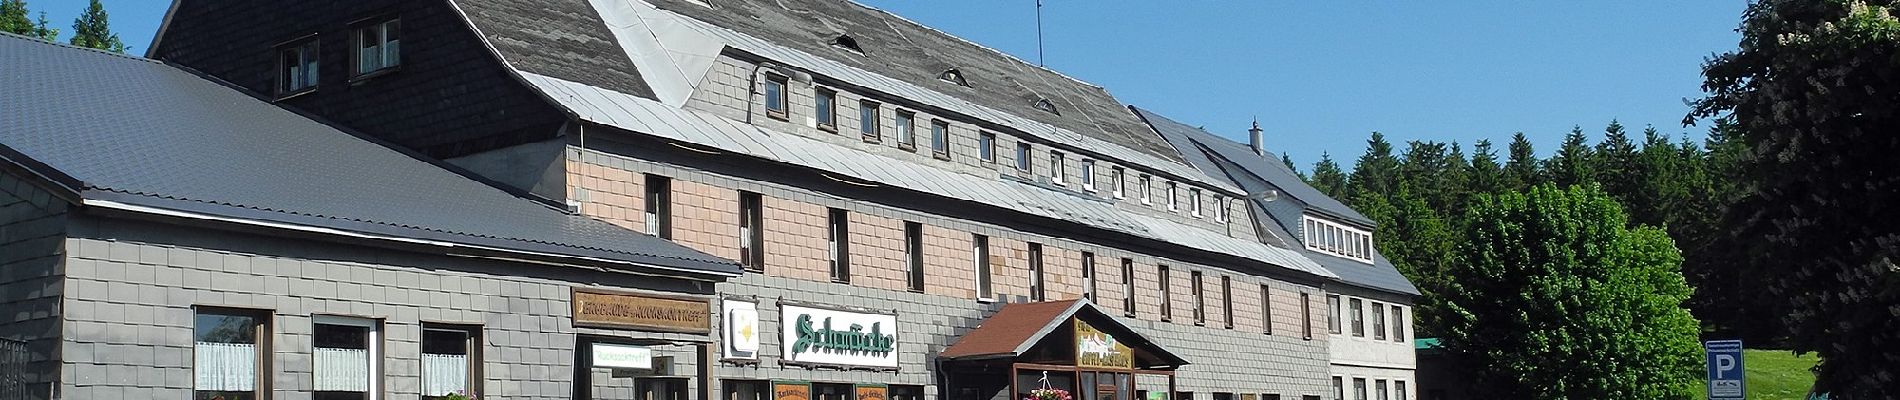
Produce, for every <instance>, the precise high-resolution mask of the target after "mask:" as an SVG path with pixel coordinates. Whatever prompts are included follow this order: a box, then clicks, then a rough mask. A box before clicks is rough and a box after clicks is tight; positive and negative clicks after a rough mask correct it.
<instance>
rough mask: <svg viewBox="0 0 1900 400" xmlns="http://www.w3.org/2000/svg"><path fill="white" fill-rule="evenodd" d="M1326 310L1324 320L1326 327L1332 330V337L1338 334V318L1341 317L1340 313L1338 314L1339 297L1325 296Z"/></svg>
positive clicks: (1334, 295) (1333, 295)
mask: <svg viewBox="0 0 1900 400" xmlns="http://www.w3.org/2000/svg"><path fill="white" fill-rule="evenodd" d="M1326 310H1327V312H1328V313H1329V314H1327V318H1326V326H1327V327H1329V328H1332V331H1333V334H1334V335H1337V334H1340V330H1339V329H1340V328H1339V325H1340V319H1339V317H1341V316H1342V315H1340V312H1339V295H1336V294H1329V295H1326Z"/></svg>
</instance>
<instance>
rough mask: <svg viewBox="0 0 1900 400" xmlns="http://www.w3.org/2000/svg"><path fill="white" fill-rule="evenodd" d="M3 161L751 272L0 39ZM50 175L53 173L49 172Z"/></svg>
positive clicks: (324, 213)
mask: <svg viewBox="0 0 1900 400" xmlns="http://www.w3.org/2000/svg"><path fill="white" fill-rule="evenodd" d="M0 71H5V73H4V74H0V92H5V93H7V94H8V96H7V97H6V98H5V99H0V115H4V116H5V119H6V123H4V124H0V156H4V157H5V158H7V159H8V160H9V161H12V162H15V163H19V164H22V165H27V166H29V168H38V170H37V172H39V173H41V174H45V175H49V176H65V177H70V181H67V182H62V183H63V184H66V185H68V186H70V187H72V188H73V189H74V190H76V191H78V192H79V195H80V196H81V197H82V200H84V201H85V202H86V204H89V205H92V204H97V205H109V204H115V203H116V204H125V205H131V206H135V207H137V208H141V209H148V210H166V211H169V212H183V213H190V214H196V215H210V216H216V217H219V218H228V219H232V220H238V221H250V222H256V223H270V224H278V225H289V226H296V227H309V228H318V229H321V230H325V231H326V232H342V233H348V234H358V235H365V236H368V237H385V238H404V239H410V238H413V239H416V240H417V241H423V242H430V243H438V244H441V243H446V245H453V246H462V247H470V248H481V249H489V250H494V251H504V252H519V253H526V254H532V255H536V256H540V257H554V258H562V259H580V260H589V261H593V262H597V263H602V264H621V265H629V264H631V265H632V266H634V267H640V268H652V269H654V271H655V272H662V271H671V272H673V273H688V274H700V275H705V274H710V275H737V274H738V273H739V272H740V269H739V266H738V265H737V264H736V263H734V262H732V261H730V260H724V259H720V258H718V257H713V256H711V255H707V254H705V253H701V252H698V251H694V250H692V249H689V248H686V247H684V246H680V245H678V244H675V243H672V242H669V241H666V240H662V239H659V238H655V237H652V236H648V235H644V234H640V233H636V232H632V231H628V230H626V229H623V228H619V227H616V226H614V225H611V224H607V223H604V222H600V221H597V220H594V219H591V218H587V217H582V216H576V215H571V214H568V213H564V212H562V211H560V210H557V209H555V208H552V207H550V206H548V205H545V204H541V203H537V202H534V201H531V200H528V199H524V198H521V197H517V196H515V195H513V194H510V193H508V192H505V191H502V190H501V189H497V188H495V187H492V186H489V185H487V184H484V183H482V182H478V181H475V180H472V179H470V178H468V177H466V176H463V175H460V174H457V173H455V172H452V171H450V170H447V169H444V168H443V167H441V166H439V165H438V164H434V163H431V162H426V161H423V160H421V159H419V158H417V157H413V156H411V155H408V154H405V153H402V152H399V151H396V150H392V149H390V148H388V147H385V146H383V145H380V144H377V143H374V142H370V141H367V140H365V139H362V138H360V137H358V136H356V135H353V134H351V133H348V132H344V131H341V130H338V129H336V128H334V127H332V126H329V125H325V124H323V123H320V122H318V121H315V120H312V119H309V118H306V117H304V116H300V115H298V114H296V113H293V112H290V111H287V110H285V109H282V108H279V107H276V106H274V105H272V104H270V103H267V102H264V101H261V100H259V99H258V98H255V97H253V96H251V95H248V94H246V93H243V92H240V91H238V90H236V89H233V88H231V87H227V86H224V85H220V84H218V83H216V82H213V81H210V80H207V79H205V78H202V77H200V76H198V75H194V74H192V73H190V72H187V71H184V70H181V69H178V68H173V67H171V66H167V65H164V64H160V63H158V62H155V61H151V60H146V59H140V58H133V57H127V56H122V55H117V54H110V53H105V52H99V51H93V50H87V49H79V48H73V47H68V46H62V45H55V44H48V43H45V42H40V41H36V40H31V39H25V38H21V37H18V36H11V35H0ZM49 170H50V171H49Z"/></svg>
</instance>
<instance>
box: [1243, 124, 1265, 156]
mask: <svg viewBox="0 0 1900 400" xmlns="http://www.w3.org/2000/svg"><path fill="white" fill-rule="evenodd" d="M1264 140H1265V138H1262V137H1261V136H1260V119H1259V118H1254V120H1253V128H1251V129H1247V145H1248V146H1251V147H1253V154H1254V155H1258V156H1265V155H1267V150H1266V146H1265V145H1263V144H1262V143H1261V142H1262V141H1264Z"/></svg>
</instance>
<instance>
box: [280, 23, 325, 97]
mask: <svg viewBox="0 0 1900 400" xmlns="http://www.w3.org/2000/svg"><path fill="white" fill-rule="evenodd" d="M317 70H318V68H317V39H316V38H315V37H311V38H308V39H302V40H299V41H296V42H292V43H289V44H285V45H282V46H280V47H278V48H277V71H278V72H277V96H279V97H283V96H290V95H294V94H300V93H303V92H308V91H311V90H316V89H317Z"/></svg>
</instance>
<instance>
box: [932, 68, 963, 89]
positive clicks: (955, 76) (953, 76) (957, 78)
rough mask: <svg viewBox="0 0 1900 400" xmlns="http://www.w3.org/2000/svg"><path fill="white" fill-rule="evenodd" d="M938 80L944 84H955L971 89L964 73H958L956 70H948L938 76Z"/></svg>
mask: <svg viewBox="0 0 1900 400" xmlns="http://www.w3.org/2000/svg"><path fill="white" fill-rule="evenodd" d="M937 79H942V80H943V81H944V82H950V83H955V84H957V86H962V87H970V81H967V80H964V79H963V71H958V70H957V69H956V68H951V69H947V70H944V71H943V73H941V74H937Z"/></svg>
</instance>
